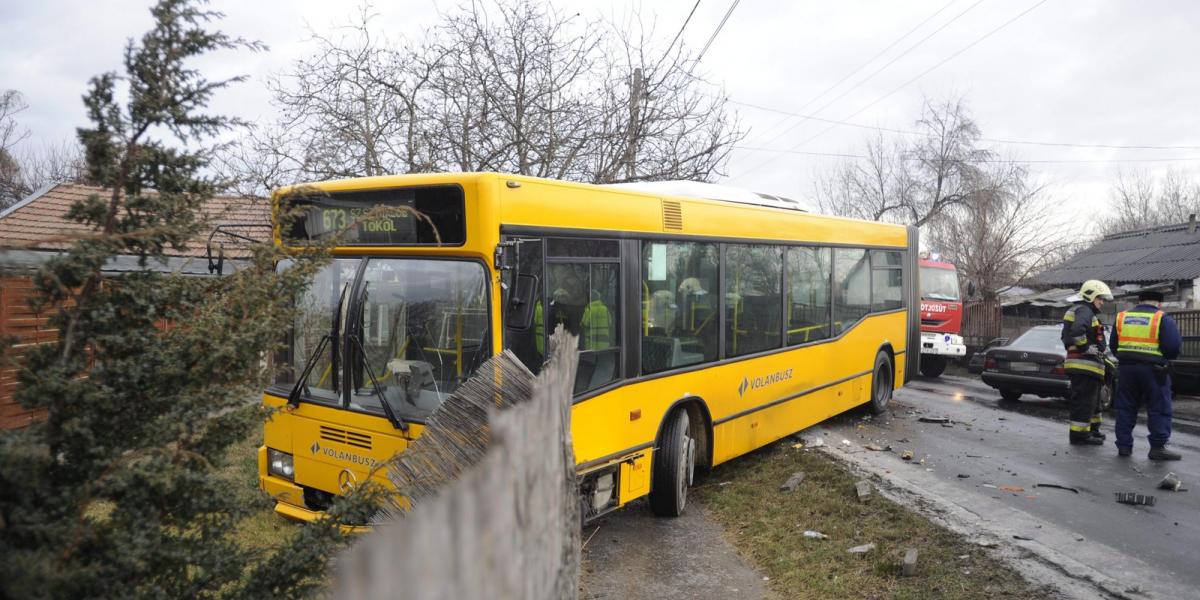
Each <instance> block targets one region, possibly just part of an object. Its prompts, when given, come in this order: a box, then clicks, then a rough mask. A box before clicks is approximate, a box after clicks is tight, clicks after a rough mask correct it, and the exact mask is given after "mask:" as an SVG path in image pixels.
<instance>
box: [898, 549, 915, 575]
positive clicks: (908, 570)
mask: <svg viewBox="0 0 1200 600" xmlns="http://www.w3.org/2000/svg"><path fill="white" fill-rule="evenodd" d="M900 574H901V575H903V576H905V577H912V576H913V575H916V574H917V549H916V548H909V549H907V550H905V551H904V561H903V562H901V563H900Z"/></svg>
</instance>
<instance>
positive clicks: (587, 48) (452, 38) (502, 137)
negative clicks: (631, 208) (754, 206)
mask: <svg viewBox="0 0 1200 600" xmlns="http://www.w3.org/2000/svg"><path fill="white" fill-rule="evenodd" d="M625 30H626V29H625V28H617V27H614V26H613V25H612V24H609V23H605V22H601V21H589V20H586V19H584V18H583V17H582V16H580V15H577V14H574V13H571V14H564V13H559V12H556V11H555V9H554V8H553V7H551V6H550V5H547V4H543V3H539V2H535V1H533V0H497V1H495V2H487V3H484V2H480V1H472V2H470V3H469V4H466V5H464V6H462V7H460V8H458V9H455V10H453V11H451V12H449V13H447V14H445V15H443V16H442V17H441V19H440V21H439V22H438V23H437V24H435V25H434V26H432V27H429V28H427V29H425V31H426V33H425V35H424V37H423V38H421V39H419V40H417V41H415V42H408V41H405V40H400V41H392V40H389V39H387V38H385V37H383V36H381V35H379V34H377V33H376V32H375V26H374V24H373V19H372V15H371V13H370V10H369V9H362V10H361V11H360V13H359V18H358V19H357V21H356V22H355V23H354V24H353V25H352V26H350V27H348V28H346V29H344V30H342V32H341V33H340V35H338V36H337V37H332V36H331V37H314V40H313V41H314V43H315V46H316V48H315V51H314V52H313V53H312V54H311V55H309V56H308V57H306V58H304V59H301V60H300V61H298V62H297V63H296V64H295V65H293V67H292V69H291V71H290V73H288V74H287V75H286V76H285V77H281V78H278V79H277V80H276V81H274V82H273V83H272V84H271V89H272V91H273V93H274V96H275V103H276V105H277V106H278V107H279V112H280V115H281V119H280V121H279V122H278V123H277V124H275V125H274V126H272V127H269V128H265V129H262V130H260V131H262V132H269V139H270V142H271V143H270V144H269V145H268V144H264V143H262V142H263V141H264V139H266V138H264V136H267V135H268V134H267V133H259V134H256V136H253V137H251V138H248V139H247V140H244V143H243V144H242V148H240V149H238V150H236V151H235V152H232V153H231V154H230V157H228V158H227V160H225V161H224V162H225V163H226V164H227V166H229V167H230V168H231V169H232V170H233V171H239V172H240V171H244V170H246V169H249V170H250V173H244V172H240V179H242V180H243V181H249V180H255V181H260V182H265V180H264V179H263V177H262V174H263V173H272V174H273V177H272V179H273V180H275V181H273V183H288V182H294V181H297V180H302V179H313V178H317V179H320V178H328V177H350V176H363V175H378V174H383V173H405V172H422V171H439V170H452V171H483V170H487V171H505V172H513V173H520V174H528V175H535V176H542V177H553V178H561V179H573V180H581V181H589V182H599V183H608V182H618V181H633V180H661V179H681V178H686V179H699V180H708V179H712V178H713V177H714V176H716V175H718V174H719V173H720V169H721V168H722V167H723V166H724V164H725V163H726V160H727V158H728V152H729V150H730V146H731V145H732V143H733V142H735V141H736V140H738V139H740V137H741V135H742V132H741V131H740V130H739V129H738V127H737V124H736V122H735V120H734V119H733V118H732V116H731V115H730V114H729V113H728V111H727V110H726V103H727V98H726V97H725V96H724V94H715V95H713V94H705V93H702V92H701V90H700V89H699V86H700V85H702V83H703V82H702V81H701V80H699V79H698V78H697V77H695V76H694V75H693V74H692V71H691V69H690V68H689V67H694V60H693V59H692V58H691V55H690V54H689V53H688V52H687V51H686V50H685V49H683V48H682V46H674V45H672V47H671V48H667V49H665V50H661V51H660V50H657V49H655V48H653V47H652V44H651V43H650V42H649V41H648V40H650V39H652V38H653V36H652V32H649V31H645V32H642V31H641V29H640V28H634V29H633V30H636V31H638V32H639V33H636V34H635V33H630V34H622V33H619V32H621V31H625ZM239 154H240V156H239ZM264 154H270V155H272V156H269V157H268V156H263V155H264ZM256 155H257V157H256Z"/></svg>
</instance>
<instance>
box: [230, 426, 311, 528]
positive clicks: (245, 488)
mask: <svg viewBox="0 0 1200 600" xmlns="http://www.w3.org/2000/svg"><path fill="white" fill-rule="evenodd" d="M261 444H262V431H261V430H259V431H258V432H256V433H255V434H254V435H252V436H250V438H248V439H246V440H245V441H243V442H242V443H239V444H235V445H234V446H232V447H230V448H229V462H228V464H227V465H226V466H225V467H224V468H223V469H222V472H223V475H224V476H225V477H227V478H228V481H229V490H230V493H231V494H235V495H237V496H238V497H239V499H240V500H241V502H242V503H244V504H245V505H247V506H248V507H250V510H251V512H250V514H249V516H247V517H246V518H244V519H242V521H241V522H240V523H238V526H237V527H236V528H235V529H234V531H233V532H232V534H233V536H234V538H235V539H236V540H237V542H238V544H239V545H241V546H242V547H243V548H247V549H251V550H259V551H263V552H267V551H270V550H273V549H275V548H278V547H279V546H281V545H282V544H283V543H284V542H286V541H287V539H288V537H289V536H290V535H291V534H292V532H293V531H295V528H296V524H295V523H292V522H290V521H288V520H287V519H284V518H283V517H280V516H279V515H277V514H275V510H274V504H273V503H272V501H271V500H270V499H269V498H267V496H266V494H264V493H263V492H262V490H260V489H258V447H259V445H261Z"/></svg>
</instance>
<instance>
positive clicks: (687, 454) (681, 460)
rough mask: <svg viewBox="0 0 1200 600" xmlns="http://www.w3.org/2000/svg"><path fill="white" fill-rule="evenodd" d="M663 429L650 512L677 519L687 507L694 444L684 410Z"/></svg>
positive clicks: (672, 417)
mask: <svg viewBox="0 0 1200 600" xmlns="http://www.w3.org/2000/svg"><path fill="white" fill-rule="evenodd" d="M669 419H670V421H668V423H667V426H666V427H665V428H663V435H662V439H661V440H659V447H658V451H657V452H655V454H654V459H653V460H654V466H653V469H654V473H653V481H652V482H651V488H650V510H651V511H653V512H654V514H655V515H658V516H660V517H678V516H679V515H681V514H683V508H684V506H685V505H686V504H687V488H688V486H689V485H691V483H692V476H693V473H694V472H695V468H696V441H695V440H694V439H692V437H691V436H690V435H689V432H690V431H691V429H690V421H689V420H688V412H687V410H686V409H683V408H680V409H677V410H676V411H674V412H673V413H671V416H670V417H669Z"/></svg>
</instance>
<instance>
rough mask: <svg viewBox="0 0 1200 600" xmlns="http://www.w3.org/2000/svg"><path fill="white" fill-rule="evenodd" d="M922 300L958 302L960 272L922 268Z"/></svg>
mask: <svg viewBox="0 0 1200 600" xmlns="http://www.w3.org/2000/svg"><path fill="white" fill-rule="evenodd" d="M921 298H923V299H925V300H945V301H949V302H957V301H958V298H959V296H958V272H957V271H954V270H951V269H939V268H937V267H921Z"/></svg>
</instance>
